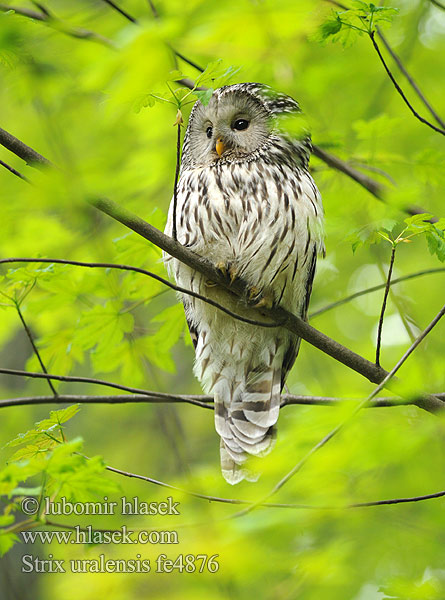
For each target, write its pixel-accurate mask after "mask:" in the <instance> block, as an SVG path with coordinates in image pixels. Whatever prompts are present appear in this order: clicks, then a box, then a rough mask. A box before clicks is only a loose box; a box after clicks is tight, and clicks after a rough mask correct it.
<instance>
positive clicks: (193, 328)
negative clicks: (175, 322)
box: [182, 300, 199, 350]
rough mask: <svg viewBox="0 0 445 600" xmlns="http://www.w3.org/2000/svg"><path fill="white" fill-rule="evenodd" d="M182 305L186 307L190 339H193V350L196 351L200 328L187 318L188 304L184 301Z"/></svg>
mask: <svg viewBox="0 0 445 600" xmlns="http://www.w3.org/2000/svg"><path fill="white" fill-rule="evenodd" d="M182 304H183V306H184V312H185V320H186V321H187V326H188V328H189V332H190V337H191V338H192V342H193V348H194V349H195V350H196V346H197V344H198V339H199V328H198V326H197V325H196V323H193V321H192V320H191V319H190V318H189V317H188V316H187V304H186V302H185V301H184V300H182Z"/></svg>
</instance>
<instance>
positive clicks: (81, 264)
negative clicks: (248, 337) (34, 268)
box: [0, 258, 281, 327]
mask: <svg viewBox="0 0 445 600" xmlns="http://www.w3.org/2000/svg"><path fill="white" fill-rule="evenodd" d="M18 262H29V263H46V264H48V263H49V264H52V263H55V264H62V265H72V266H75V267H87V268H91V269H95V268H100V269H117V270H121V271H133V272H134V273H141V274H142V275H147V276H148V277H151V278H152V279H156V281H159V282H160V283H163V284H164V285H166V286H167V287H169V288H170V289H172V290H174V291H175V292H179V293H181V294H186V295H188V296H193V298H197V299H198V300H202V301H203V302H206V303H207V304H211V305H212V306H214V307H215V308H218V309H219V310H222V311H223V312H225V313H226V314H228V315H229V316H230V317H233V318H234V319H237V320H238V321H242V322H243V323H247V324H248V325H255V326H256V327H279V326H280V325H281V323H280V322H276V321H274V322H272V323H268V322H266V321H256V320H254V319H248V318H247V317H243V316H241V315H238V314H237V313H234V312H233V311H231V310H229V309H228V308H226V307H225V306H223V305H222V304H219V303H218V302H215V300H211V299H210V298H207V297H206V296H202V295H201V294H198V293H197V292H193V291H192V290H187V289H185V288H183V287H180V286H179V285H175V284H174V283H171V282H170V281H168V280H167V279H164V278H163V277H161V276H160V275H156V273H152V272H151V271H147V270H146V269H141V268H139V267H132V266H130V265H119V264H115V263H93V262H82V261H79V260H66V259H63V258H2V259H0V265H1V264H8V263H18Z"/></svg>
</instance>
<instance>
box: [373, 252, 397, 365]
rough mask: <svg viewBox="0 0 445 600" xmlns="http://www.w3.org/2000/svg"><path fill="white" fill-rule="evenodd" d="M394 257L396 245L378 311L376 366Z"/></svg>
mask: <svg viewBox="0 0 445 600" xmlns="http://www.w3.org/2000/svg"><path fill="white" fill-rule="evenodd" d="M395 256H396V245H395V244H393V246H392V248H391V258H390V259H389V268H388V276H387V278H386V284H385V293H384V294H383V302H382V309H381V311H380V318H379V326H378V328H377V347H376V351H375V364H376V365H380V348H381V345H382V330H383V319H384V317H385V310H386V302H387V300H388V294H389V289H390V287H391V276H392V270H393V267H394V259H395Z"/></svg>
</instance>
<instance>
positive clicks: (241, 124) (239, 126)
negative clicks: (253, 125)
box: [232, 119, 249, 131]
mask: <svg viewBox="0 0 445 600" xmlns="http://www.w3.org/2000/svg"><path fill="white" fill-rule="evenodd" d="M248 127H249V121H247V120H246V119H237V120H236V121H234V122H233V124H232V129H236V131H244V129H247V128H248Z"/></svg>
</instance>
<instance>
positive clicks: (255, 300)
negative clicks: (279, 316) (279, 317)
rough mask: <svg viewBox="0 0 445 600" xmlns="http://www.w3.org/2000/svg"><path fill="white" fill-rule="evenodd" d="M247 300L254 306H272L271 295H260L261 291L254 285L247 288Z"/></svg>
mask: <svg viewBox="0 0 445 600" xmlns="http://www.w3.org/2000/svg"><path fill="white" fill-rule="evenodd" d="M247 301H248V303H249V304H250V305H251V306H253V307H255V308H272V306H273V296H270V295H267V294H266V295H263V296H261V291H260V290H259V289H258V288H257V287H255V286H254V285H253V286H252V287H251V288H249V293H248V298H247Z"/></svg>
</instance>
